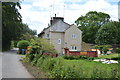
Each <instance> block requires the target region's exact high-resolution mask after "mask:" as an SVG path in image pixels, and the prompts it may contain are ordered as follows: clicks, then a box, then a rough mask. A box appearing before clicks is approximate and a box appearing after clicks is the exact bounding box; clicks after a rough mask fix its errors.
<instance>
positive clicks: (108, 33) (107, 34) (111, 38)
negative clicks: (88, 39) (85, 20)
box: [95, 22, 118, 45]
mask: <svg viewBox="0 0 120 80" xmlns="http://www.w3.org/2000/svg"><path fill="white" fill-rule="evenodd" d="M117 37H118V30H117V27H116V25H115V24H114V23H113V22H107V23H105V24H104V25H103V26H102V27H101V28H100V29H99V30H98V32H97V35H96V40H95V42H96V44H98V45H108V44H116V43H117Z"/></svg>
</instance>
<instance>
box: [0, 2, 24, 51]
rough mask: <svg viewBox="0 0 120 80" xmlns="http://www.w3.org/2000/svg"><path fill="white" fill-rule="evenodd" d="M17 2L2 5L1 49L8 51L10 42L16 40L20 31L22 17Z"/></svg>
mask: <svg viewBox="0 0 120 80" xmlns="http://www.w3.org/2000/svg"><path fill="white" fill-rule="evenodd" d="M18 9H21V7H20V3H19V2H5V3H2V49H3V50H8V49H10V43H11V41H12V40H17V39H18V38H19V37H20V35H21V31H22V16H21V15H20V13H19V12H18Z"/></svg>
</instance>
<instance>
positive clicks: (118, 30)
mask: <svg viewBox="0 0 120 80" xmlns="http://www.w3.org/2000/svg"><path fill="white" fill-rule="evenodd" d="M113 24H114V25H115V26H116V28H117V32H118V33H117V35H118V36H117V42H116V44H120V22H117V21H114V22H113Z"/></svg>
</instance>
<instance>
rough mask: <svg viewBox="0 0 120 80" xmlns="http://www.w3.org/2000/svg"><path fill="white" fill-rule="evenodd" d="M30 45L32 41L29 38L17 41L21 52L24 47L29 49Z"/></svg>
mask: <svg viewBox="0 0 120 80" xmlns="http://www.w3.org/2000/svg"><path fill="white" fill-rule="evenodd" d="M29 45H30V42H29V41H27V40H21V41H19V42H18V43H17V47H18V48H19V54H21V53H22V49H27V46H29Z"/></svg>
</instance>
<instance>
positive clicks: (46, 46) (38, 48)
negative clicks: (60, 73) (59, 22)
mask: <svg viewBox="0 0 120 80" xmlns="http://www.w3.org/2000/svg"><path fill="white" fill-rule="evenodd" d="M30 42H31V52H32V53H44V52H47V53H52V54H57V51H56V50H55V49H54V46H53V45H52V44H50V42H48V41H46V40H45V39H41V38H35V39H31V41H30Z"/></svg>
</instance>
